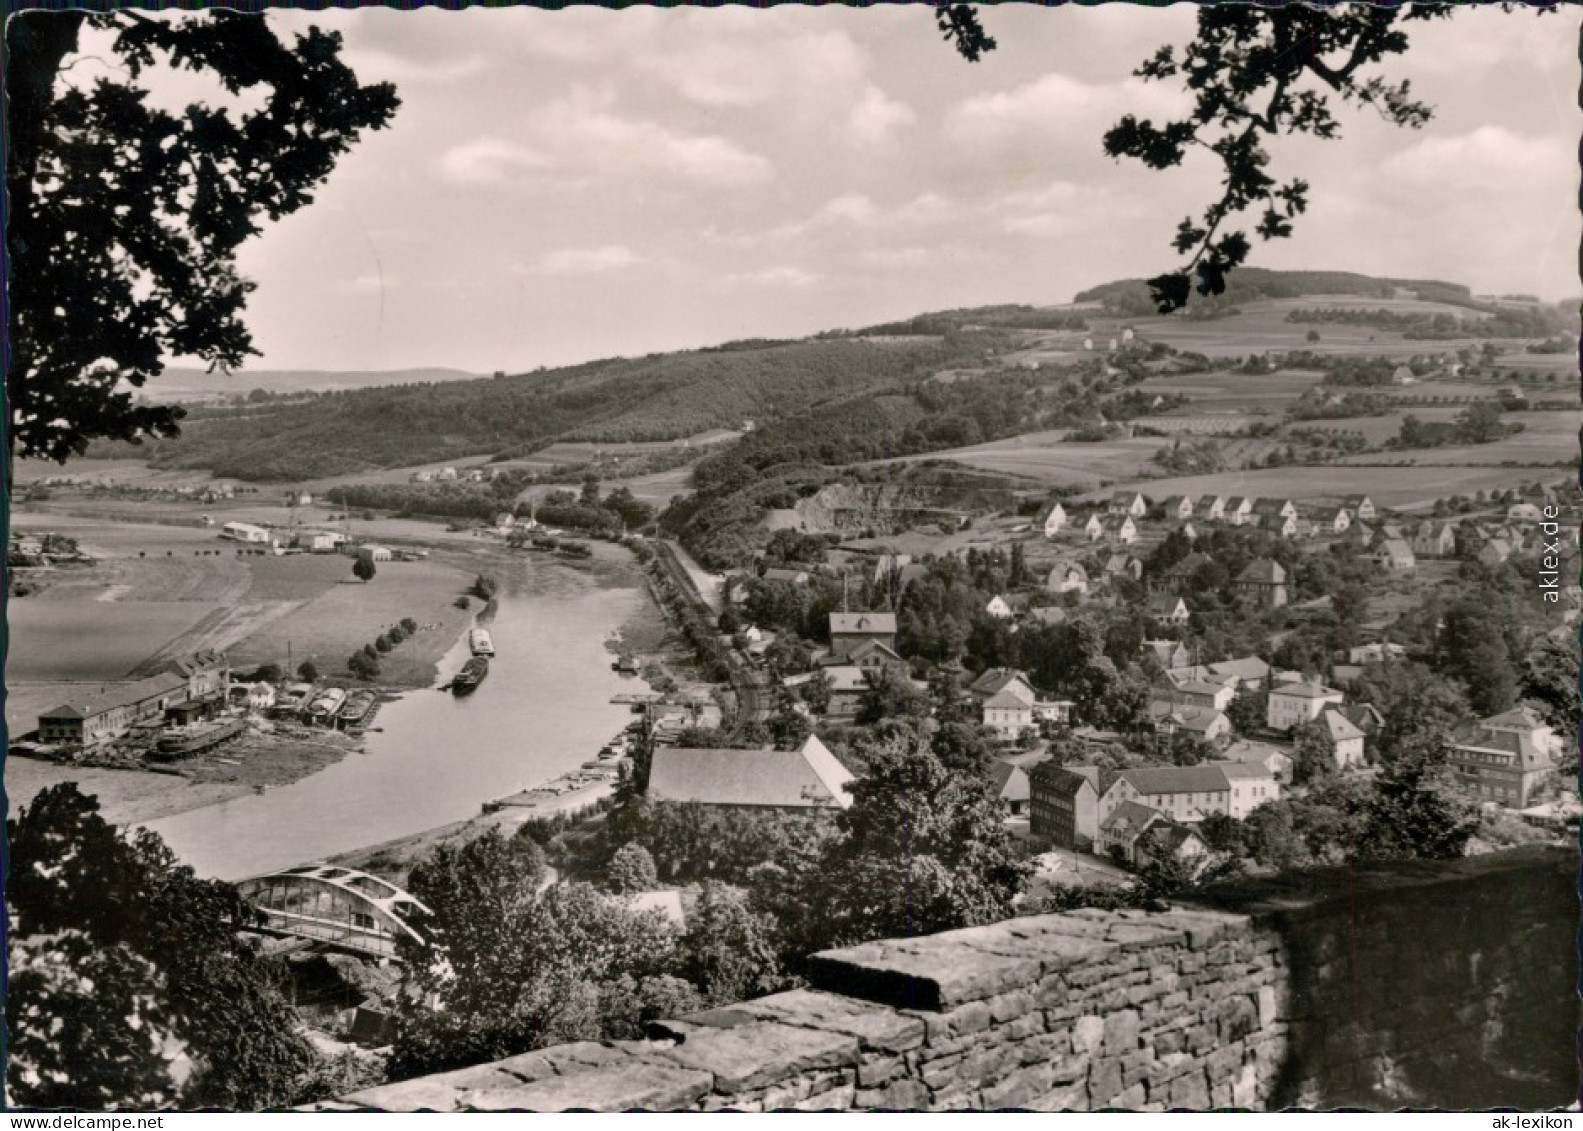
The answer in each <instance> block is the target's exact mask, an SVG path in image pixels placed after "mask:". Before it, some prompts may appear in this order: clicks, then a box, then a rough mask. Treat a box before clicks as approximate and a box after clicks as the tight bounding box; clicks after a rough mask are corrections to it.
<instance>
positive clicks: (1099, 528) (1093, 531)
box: [1083, 514, 1105, 542]
mask: <svg viewBox="0 0 1583 1131" xmlns="http://www.w3.org/2000/svg"><path fill="white" fill-rule="evenodd" d="M1104 536H1105V520H1104V519H1102V518H1100V517H1099V515H1098V514H1091V515H1089V516H1088V521H1087V522H1085V523H1083V537H1084V538H1086V539H1088V540H1089V541H1090V542H1098V541H1099V540H1100V539H1101V538H1103V537H1104Z"/></svg>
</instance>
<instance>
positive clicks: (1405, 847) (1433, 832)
mask: <svg viewBox="0 0 1583 1131" xmlns="http://www.w3.org/2000/svg"><path fill="white" fill-rule="evenodd" d="M1442 759H1443V754H1442V752H1441V750H1440V749H1438V748H1436V749H1433V750H1431V749H1428V748H1427V746H1426V748H1424V749H1422V750H1421V751H1414V752H1412V753H1409V754H1407V755H1406V756H1403V757H1399V758H1397V759H1396V761H1395V762H1393V763H1392V764H1391V765H1390V766H1388V767H1387V768H1386V770H1385V772H1384V773H1382V774H1381V775H1380V778H1379V780H1378V781H1377V782H1376V783H1375V787H1374V794H1373V797H1372V798H1371V799H1370V801H1369V803H1368V806H1367V809H1366V813H1365V822H1364V827H1363V832H1362V836H1361V838H1360V841H1359V845H1358V855H1359V856H1362V857H1364V858H1365V859H1372V860H1400V859H1407V860H1414V859H1429V860H1454V859H1456V858H1457V857H1460V856H1461V855H1462V854H1463V850H1464V849H1465V848H1466V846H1467V842H1468V838H1469V837H1471V836H1472V835H1473V833H1474V831H1475V830H1476V829H1477V828H1478V822H1479V818H1478V808H1477V806H1475V805H1474V804H1473V803H1472V802H1471V801H1470V800H1469V799H1468V798H1467V797H1466V796H1464V795H1463V794H1462V792H1461V791H1460V790H1459V789H1458V788H1457V787H1456V785H1455V784H1454V782H1453V781H1452V779H1451V775H1450V772H1449V771H1448V770H1447V769H1446V768H1445V766H1444V765H1443V764H1440V763H1441V761H1442Z"/></svg>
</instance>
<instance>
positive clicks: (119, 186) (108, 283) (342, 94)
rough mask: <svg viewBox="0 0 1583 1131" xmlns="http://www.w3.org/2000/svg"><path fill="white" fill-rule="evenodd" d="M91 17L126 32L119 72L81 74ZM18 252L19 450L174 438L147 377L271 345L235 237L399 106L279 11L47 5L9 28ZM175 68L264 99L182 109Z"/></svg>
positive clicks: (307, 198) (120, 35)
mask: <svg viewBox="0 0 1583 1131" xmlns="http://www.w3.org/2000/svg"><path fill="white" fill-rule="evenodd" d="M84 27H88V28H91V29H94V30H98V31H103V32H107V33H111V34H113V36H114V38H113V40H112V41H111V45H110V52H111V53H112V54H113V55H114V57H115V62H114V64H112V65H110V67H109V68H108V75H107V76H106V77H99V78H97V79H95V80H93V81H92V83H91V84H90V83H88V82H85V81H81V82H80V81H73V76H71V75H70V73H69V71H70V68H71V66H72V65H73V63H72V62H70V61H69V60H71V57H72V56H73V55H75V54H77V52H78V49H79V46H78V45H79V36H80V34H81V32H82V30H83V28H84ZM6 32H7V35H6V47H7V49H8V58H7V70H6V93H7V95H8V97H9V100H10V106H11V117H10V120H11V125H10V132H9V142H10V145H9V150H10V152H9V157H10V165H9V167H8V169H7V173H6V192H7V195H8V198H9V205H10V208H9V212H8V217H7V218H8V223H9V230H8V237H7V251H8V254H9V258H10V264H11V269H12V271H13V272H14V276H13V277H14V278H16V279H18V280H24V281H25V285H23V286H19V287H16V288H15V289H14V291H13V293H12V294H11V296H10V301H11V325H10V345H11V351H12V356H11V369H10V370H9V372H8V373H7V382H6V388H7V394H8V398H9V400H10V402H11V403H10V408H11V413H12V415H11V419H12V422H13V423H12V433H11V440H12V448H13V452H14V453H15V454H20V455H24V456H47V457H49V458H51V459H56V460H61V461H64V460H65V459H67V458H68V457H69V456H72V455H80V454H82V452H83V451H84V450H86V448H87V446H88V442H89V441H90V440H92V439H95V438H97V437H109V438H114V439H126V440H132V439H137V438H139V437H141V436H169V435H174V434H175V433H176V431H177V427H178V422H179V421H180V419H181V416H182V413H181V410H180V409H178V408H174V407H172V406H161V405H148V404H139V403H137V402H136V401H135V400H134V397H133V394H132V393H131V392H129V391H125V390H122V391H117V386H118V383H119V382H121V381H125V382H127V383H128V384H130V385H131V386H133V387H134V388H136V387H141V386H142V385H143V384H144V383H145V382H146V381H147V380H148V379H149V378H151V377H156V376H158V375H159V374H160V372H161V371H162V370H163V368H164V364H165V357H166V356H167V355H168V354H177V355H184V356H188V357H196V358H201V359H203V360H204V361H206V362H208V363H209V364H210V365H211V366H218V367H220V368H225V369H229V368H231V367H235V366H238V365H241V364H242V362H243V360H244V359H245V358H246V357H247V355H249V354H254V353H257V351H256V350H255V349H253V346H252V340H251V337H250V335H249V334H248V331H247V328H246V326H245V325H243V323H242V320H241V315H242V312H243V309H244V307H245V305H246V301H247V295H248V293H249V292H250V291H251V290H252V289H253V284H252V283H250V282H248V281H247V280H245V279H243V278H242V277H241V276H240V275H239V274H238V273H237V268H236V253H237V249H238V248H239V247H240V245H241V244H242V243H244V242H245V241H246V240H247V239H248V238H249V237H251V236H253V235H256V234H257V233H258V232H259V230H260V228H259V220H260V218H261V217H264V216H267V217H268V218H269V219H271V220H278V219H280V218H281V217H283V216H287V215H289V214H291V213H293V212H295V211H297V210H298V209H299V208H301V207H303V206H304V205H306V204H308V203H310V202H311V201H312V199H313V194H312V190H313V189H314V188H315V187H316V186H318V185H320V184H322V183H323V182H324V181H325V179H326V178H327V177H328V176H329V174H330V172H331V171H332V170H333V169H334V167H335V163H336V161H337V160H338V159H339V158H340V157H341V155H342V154H344V153H345V152H346V151H347V150H348V149H349V148H350V147H351V146H352V145H353V144H354V143H356V141H357V140H358V139H359V137H360V136H361V135H362V132H363V131H364V130H368V129H380V128H382V127H383V126H385V125H386V124H387V123H388V122H389V120H390V118H391V116H392V115H393V114H394V112H395V110H396V108H397V106H398V105H399V102H398V100H397V98H396V95H395V90H394V88H392V87H391V86H389V85H388V84H379V85H372V86H361V85H359V84H358V82H357V77H356V76H355V75H354V74H353V73H352V72H351V70H350V69H348V68H347V67H346V65H345V64H344V63H343V62H342V61H341V59H340V50H341V38H340V36H339V35H337V34H335V33H333V32H329V33H326V32H322V31H319V30H318V29H311V30H310V31H309V32H308V33H307V34H305V35H302V36H299V37H297V38H296V39H295V41H294V42H293V43H291V44H289V45H288V44H285V43H282V42H281V41H280V40H279V39H278V38H277V37H276V35H275V33H274V32H273V31H272V30H271V29H270V27H269V24H268V22H267V21H266V19H265V18H264V17H263V16H262V15H243V14H241V13H237V12H229V11H212V12H209V13H206V14H205V15H204V16H203V17H201V18H192V19H182V20H168V21H167V20H162V19H152V18H150V17H148V16H146V15H143V14H141V13H138V12H133V11H114V12H101V13H93V14H90V13H87V12H81V11H73V12H52V13H48V14H45V13H34V14H31V15H28V16H26V17H24V18H22V19H18V20H13V21H11V22H9V23H8V24H7V28H6ZM160 63H168V64H169V65H170V66H171V67H173V68H178V69H179V68H186V69H189V70H193V71H198V72H202V73H204V74H206V75H208V76H209V77H212V78H213V79H214V80H215V82H216V83H217V85H218V86H220V87H223V88H224V90H225V91H226V93H227V94H229V95H231V96H236V97H245V98H246V99H247V100H248V102H249V103H250V105H252V106H253V107H254V108H253V109H249V110H245V111H241V112H233V111H232V110H230V109H227V108H225V107H223V106H214V105H212V104H207V103H203V102H199V103H195V104H193V105H191V106H188V107H187V108H186V109H185V111H183V112H177V113H172V112H170V111H167V110H164V109H161V108H159V107H157V106H155V105H152V104H150V101H149V99H148V91H147V89H146V88H145V87H144V86H143V85H142V84H141V83H140V81H139V80H140V79H141V78H142V76H143V73H144V71H145V70H147V69H149V68H151V67H154V66H156V65H158V64H160Z"/></svg>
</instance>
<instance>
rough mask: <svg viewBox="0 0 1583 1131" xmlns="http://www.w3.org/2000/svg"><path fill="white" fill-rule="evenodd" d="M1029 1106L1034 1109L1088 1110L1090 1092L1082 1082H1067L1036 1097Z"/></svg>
mask: <svg viewBox="0 0 1583 1131" xmlns="http://www.w3.org/2000/svg"><path fill="white" fill-rule="evenodd" d="M1028 1107H1029V1109H1031V1110H1033V1111H1087V1110H1088V1092H1087V1089H1085V1088H1084V1086H1083V1085H1082V1084H1065V1085H1062V1086H1061V1087H1058V1088H1052V1089H1051V1090H1050V1091H1048V1092H1046V1093H1044V1095H1042V1096H1038V1097H1036V1098H1034V1099H1033V1100H1032V1101H1030V1102H1029V1104H1028Z"/></svg>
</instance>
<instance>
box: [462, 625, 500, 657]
mask: <svg viewBox="0 0 1583 1131" xmlns="http://www.w3.org/2000/svg"><path fill="white" fill-rule="evenodd" d="M467 645H468V647H469V648H471V649H472V650H473V655H475V656H493V655H494V654H495V642H494V641H493V640H491V639H490V638H489V633H487V632H485V631H484V630H483V629H481V628H475V629H473V630H472V632H470V633H468V634H467Z"/></svg>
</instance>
